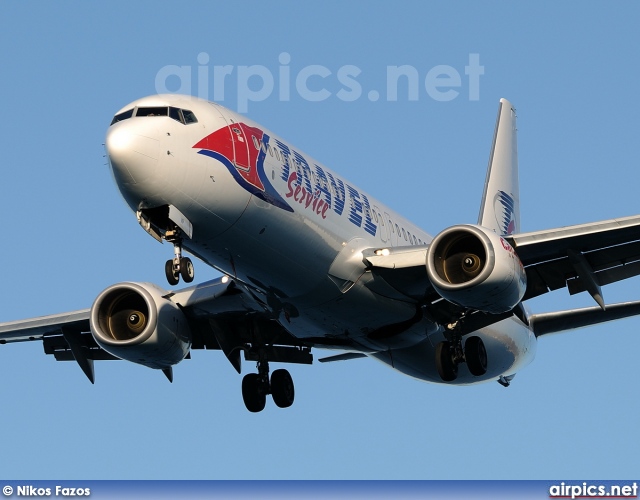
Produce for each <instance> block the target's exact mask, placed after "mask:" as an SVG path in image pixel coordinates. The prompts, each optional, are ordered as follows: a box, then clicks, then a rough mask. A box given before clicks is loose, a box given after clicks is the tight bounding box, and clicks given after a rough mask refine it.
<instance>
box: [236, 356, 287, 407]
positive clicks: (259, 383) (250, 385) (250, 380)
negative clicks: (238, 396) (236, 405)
mask: <svg viewBox="0 0 640 500" xmlns="http://www.w3.org/2000/svg"><path fill="white" fill-rule="evenodd" d="M267 394H271V397H272V398H273V402H274V403H275V404H276V406H278V407H280V408H288V407H289V406H291V405H292V404H293V399H294V396H295V390H294V387H293V379H292V378H291V375H290V374H289V372H288V371H287V370H282V369H280V370H275V371H274V372H273V373H272V374H271V380H269V363H268V362H267V361H266V360H261V361H258V373H249V374H247V375H245V376H244V378H243V379H242V399H243V400H244V405H245V406H246V407H247V410H249V411H250V412H252V413H258V412H261V411H262V410H264V407H265V405H266V403H267Z"/></svg>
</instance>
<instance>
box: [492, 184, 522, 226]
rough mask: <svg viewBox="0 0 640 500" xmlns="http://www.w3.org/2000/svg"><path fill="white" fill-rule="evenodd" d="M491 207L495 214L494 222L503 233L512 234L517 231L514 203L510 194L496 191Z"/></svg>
mask: <svg viewBox="0 0 640 500" xmlns="http://www.w3.org/2000/svg"><path fill="white" fill-rule="evenodd" d="M493 208H494V211H495V214H496V222H497V223H498V227H500V229H501V231H502V234H503V235H509V234H513V233H515V232H516V231H517V229H518V228H517V221H516V204H515V201H514V200H513V197H512V196H511V195H508V194H507V193H505V192H504V191H498V193H497V194H496V197H495V201H494V204H493Z"/></svg>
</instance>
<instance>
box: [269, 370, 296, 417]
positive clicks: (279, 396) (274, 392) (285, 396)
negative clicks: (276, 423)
mask: <svg viewBox="0 0 640 500" xmlns="http://www.w3.org/2000/svg"><path fill="white" fill-rule="evenodd" d="M271 397H272V398H273V402H274V403H275V404H276V406H278V407H279V408H289V407H290V406H291V405H292V404H293V400H294V398H295V388H294V386H293V379H292V378H291V375H290V374H289V372H288V371H287V370H276V371H274V372H273V373H272V374H271Z"/></svg>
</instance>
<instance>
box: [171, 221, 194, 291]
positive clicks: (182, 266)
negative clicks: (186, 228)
mask: <svg viewBox="0 0 640 500" xmlns="http://www.w3.org/2000/svg"><path fill="white" fill-rule="evenodd" d="M164 238H165V239H166V240H167V241H168V242H170V243H173V259H170V260H168V261H167V262H166V263H165V265H164V272H165V274H166V275H167V281H168V282H169V284H170V285H177V284H178V282H179V281H180V276H182V279H183V280H184V282H185V283H191V282H192V281H193V278H194V276H195V272H194V269H193V262H191V259H190V258H189V257H183V256H182V235H181V232H180V229H178V228H176V229H173V230H171V231H167V232H166V233H165V235H164Z"/></svg>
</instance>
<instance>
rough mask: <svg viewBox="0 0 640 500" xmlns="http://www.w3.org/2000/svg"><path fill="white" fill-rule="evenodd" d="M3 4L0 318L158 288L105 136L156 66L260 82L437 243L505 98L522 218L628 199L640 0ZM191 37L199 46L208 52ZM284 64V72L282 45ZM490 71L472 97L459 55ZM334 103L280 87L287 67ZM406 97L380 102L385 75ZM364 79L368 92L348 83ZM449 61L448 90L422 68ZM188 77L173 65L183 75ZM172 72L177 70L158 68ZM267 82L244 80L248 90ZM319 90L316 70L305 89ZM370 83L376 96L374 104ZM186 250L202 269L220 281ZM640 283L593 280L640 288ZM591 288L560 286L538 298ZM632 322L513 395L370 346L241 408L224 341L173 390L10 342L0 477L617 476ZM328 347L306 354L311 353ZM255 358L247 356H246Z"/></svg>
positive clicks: (550, 366)
mask: <svg viewBox="0 0 640 500" xmlns="http://www.w3.org/2000/svg"><path fill="white" fill-rule="evenodd" d="M577 5H578V4H575V3H569V2H566V3H557V2H536V3H535V4H532V5H522V4H521V3H516V2H482V3H480V2H450V3H443V2H421V3H418V2H406V3H403V2H397V3H393V4H391V3H387V2H375V1H373V2H372V1H369V2H351V3H348V4H345V3H344V2H320V3H316V2H314V3H311V2H309V3H300V2H272V3H266V4H265V3H262V2H260V3H258V2H243V3H229V2H224V3H223V2H215V3H214V2H185V3H181V4H178V3H166V2H112V3H109V4H108V5H107V4H104V5H103V4H94V3H86V2H62V3H45V2H39V3H35V2H20V3H18V2H2V3H0V67H1V68H2V70H1V75H2V78H0V91H2V96H3V108H2V109H3V113H2V115H3V119H2V120H0V151H2V160H1V162H0V172H2V185H3V189H2V194H1V195H0V213H2V221H3V227H2V259H3V262H4V266H3V290H4V292H3V294H2V297H3V300H2V303H1V305H0V321H9V320H13V319H21V318H27V317H32V316H37V315H43V314H52V313H56V312H63V311H71V310H76V309H82V308H85V307H89V306H90V305H91V303H92V302H93V300H94V298H95V297H96V296H97V295H98V293H100V291H101V290H102V289H104V288H106V287H107V286H108V285H110V284H113V283H116V282H119V281H126V280H133V281H149V282H155V283H158V284H160V285H162V286H164V272H163V266H164V261H165V260H166V259H167V258H169V256H170V254H171V247H170V246H167V245H159V244H158V243H157V242H155V241H154V240H153V239H151V238H150V237H149V236H148V235H147V234H146V233H144V231H142V230H141V229H140V227H138V224H137V223H136V220H135V216H134V214H132V213H131V212H130V211H129V209H128V208H127V207H126V206H125V204H124V202H123V201H122V200H121V198H120V195H119V193H118V191H117V189H116V187H115V184H114V183H113V181H112V179H111V177H110V173H109V171H108V168H107V167H106V165H105V158H104V157H103V155H104V150H103V146H102V144H103V142H104V134H105V132H106V129H107V127H108V125H109V122H110V120H111V118H112V116H113V114H114V113H115V112H116V111H117V110H118V109H120V108H121V107H122V106H124V105H125V104H127V103H128V102H130V101H132V100H134V99H137V98H139V97H142V96H145V95H149V94H153V93H156V91H157V90H158V89H157V80H158V75H162V74H164V73H162V72H163V71H165V72H166V71H167V67H168V66H180V67H187V69H186V70H185V69H184V68H183V71H187V72H188V73H189V74H190V75H191V76H192V81H191V84H192V85H191V92H192V93H194V94H197V93H201V92H202V90H203V89H202V86H200V87H199V84H198V71H201V72H203V73H202V74H205V73H206V74H207V75H209V76H210V78H209V85H206V86H205V87H204V88H205V89H206V90H207V91H208V92H209V94H210V97H211V96H213V91H214V89H213V87H212V86H211V85H210V84H211V82H212V81H213V74H214V71H215V68H214V67H215V66H216V65H218V66H225V65H230V66H232V67H233V68H234V71H233V72H232V73H231V75H230V77H229V79H228V80H227V87H225V95H224V100H223V101H222V104H223V105H225V106H227V107H230V108H232V109H236V108H237V106H238V99H237V94H238V92H237V89H238V88H239V87H240V81H239V79H238V75H239V74H240V67H242V66H246V67H249V66H262V67H264V68H266V70H267V71H268V72H269V73H271V74H272V75H273V76H274V91H273V92H272V93H271V95H270V96H268V97H267V98H265V99H262V100H260V101H259V102H249V103H248V106H247V107H248V111H247V115H248V116H249V117H250V118H252V119H254V120H255V121H257V122H258V123H261V124H263V125H265V126H266V127H268V128H270V129H271V130H274V131H275V132H276V133H278V134H279V135H281V136H282V137H284V138H286V139H287V140H288V141H290V142H292V143H293V144H295V145H296V146H297V147H298V148H299V149H300V150H302V151H305V152H306V153H308V154H309V155H311V156H312V157H314V158H316V159H317V160H318V161H320V162H322V163H323V164H325V165H327V166H328V167H330V168H332V169H334V170H336V171H338V172H340V173H341V174H343V175H344V176H345V177H346V178H347V179H349V180H351V181H353V182H354V183H355V184H356V185H358V186H360V187H361V188H362V189H363V190H365V191H367V192H369V193H371V194H372V195H374V196H376V197H377V198H379V199H381V200H382V201H384V202H385V203H387V204H388V205H390V206H391V207H393V208H394V209H396V210H397V211H399V212H401V213H403V214H406V215H407V216H408V217H409V218H410V219H411V220H412V221H414V222H415V223H416V224H418V225H419V226H421V227H422V228H424V229H425V230H427V231H428V232H430V233H431V234H435V233H437V232H438V231H440V230H442V229H444V228H445V227H447V226H449V225H453V224H458V223H465V222H475V221H476V219H477V213H478V209H479V205H480V196H481V194H482V186H483V181H484V176H485V169H486V164H487V159H488V154H489V148H490V143H491V138H492V134H493V127H494V121H495V115H496V110H497V105H498V100H499V98H501V97H506V98H508V99H510V100H511V101H512V102H513V104H514V105H515V106H516V108H517V110H518V119H519V121H518V129H519V159H520V180H521V200H522V226H523V230H524V231H532V230H537V229H545V228H551V227H556V226H561V225H570V224H578V223H583V222H589V221H595V220H601V219H608V218H613V217H620V216H626V215H633V214H636V213H638V212H639V207H638V201H637V200H638V198H637V185H638V181H639V180H640V176H639V174H638V167H639V165H638V155H637V147H636V145H637V143H638V140H637V136H638V133H639V132H640V126H639V125H638V120H637V116H638V115H639V114H640V113H639V112H640V104H639V101H638V99H637V92H638V81H640V69H639V66H638V60H639V57H638V56H639V55H640V44H639V43H638V34H637V23H638V19H639V14H640V7H638V6H637V4H635V3H631V2H620V3H615V4H610V3H605V2H584V3H580V4H579V8H578V6H577ZM202 53H205V54H206V55H207V56H208V58H209V61H207V62H206V63H203V61H204V60H205V59H201V60H200V62H199V61H198V56H199V54H202ZM283 53H286V54H288V55H289V58H290V59H289V62H288V63H286V64H282V63H281V60H280V58H281V55H282V54H283ZM471 54H478V57H479V64H480V65H482V66H483V68H484V74H482V75H481V76H480V77H479V87H478V89H477V90H478V91H479V95H478V96H477V97H478V98H477V99H475V100H473V99H470V90H471V89H470V81H469V78H468V76H467V75H465V66H466V65H468V64H469V60H470V55H471ZM311 65H319V66H323V67H325V68H327V69H328V70H329V71H330V73H331V74H330V75H329V76H328V77H327V78H325V79H320V78H319V77H316V79H311V80H309V82H310V84H309V86H310V87H313V90H320V89H322V88H325V89H326V90H327V91H328V92H329V93H330V96H329V97H328V98H327V99H325V100H322V101H318V102H311V101H309V100H308V99H305V98H303V96H301V95H300V93H299V92H297V91H295V90H292V91H291V93H290V99H289V100H288V101H284V100H282V99H280V98H279V88H280V87H279V85H281V82H282V81H284V80H281V79H279V78H280V76H281V73H280V72H281V66H286V67H288V70H289V71H290V75H291V77H290V80H289V81H290V82H292V83H291V89H295V83H293V82H294V81H295V78H296V76H297V75H298V74H299V73H300V72H301V71H303V70H304V68H307V67H309V66H311ZM401 65H409V66H412V67H413V68H415V70H416V71H417V73H418V75H419V81H420V87H419V92H418V98H417V99H416V100H409V98H408V96H407V92H406V90H404V89H403V88H402V87H401V89H400V92H399V94H398V99H397V100H396V101H391V100H389V99H388V98H387V94H386V88H385V83H386V76H385V75H386V72H387V68H388V67H389V66H401ZM345 66H349V67H355V68H357V69H358V70H360V73H359V75H358V77H357V82H358V84H359V85H360V86H361V88H362V92H361V95H360V97H359V98H357V99H354V100H352V101H345V100H343V99H340V98H339V97H338V92H339V91H340V90H341V89H342V88H343V87H342V86H341V83H340V80H338V78H337V75H338V72H339V70H340V68H342V67H345ZM438 66H446V67H447V68H449V69H447V71H449V72H450V73H449V74H452V73H451V72H457V74H459V75H460V86H459V87H452V88H453V89H455V91H457V92H458V94H457V96H456V97H455V98H454V99H452V100H448V101H442V100H440V99H434V98H433V96H432V95H430V94H429V92H428V91H427V89H426V87H425V85H424V81H425V79H426V78H427V75H428V74H429V71H430V70H432V69H433V68H436V67H438ZM185 74H186V73H185ZM165 83H166V84H167V85H168V86H169V87H174V89H177V88H179V86H180V83H184V80H181V81H180V80H178V79H177V77H172V78H169V79H167V80H166V82H165ZM259 83H260V82H257V81H256V80H254V81H253V84H254V85H256V87H253V88H254V90H255V89H256V88H257V85H258V84H259ZM314 86H315V87H314ZM372 90H375V91H377V92H378V94H379V96H380V97H379V99H378V100H375V101H373V100H371V99H370V98H369V95H370V94H369V92H370V91H372ZM196 266H197V276H198V279H202V280H204V279H208V278H211V277H214V276H215V273H214V272H212V271H209V270H207V269H205V267H204V266H203V265H202V264H200V265H198V264H197V263H196ZM639 284H640V281H639V280H638V279H635V280H629V281H628V282H627V283H623V284H618V285H613V286H609V287H607V288H605V290H604V297H605V300H606V301H607V302H609V303H612V302H616V301H624V300H637V299H640V291H639V290H638V288H639V287H638V285H639ZM584 305H591V303H590V299H589V298H588V297H582V296H576V297H569V295H568V294H567V292H566V291H559V292H555V293H553V294H549V295H547V296H545V297H542V298H540V299H536V300H535V301H533V302H531V303H530V307H531V308H533V309H534V310H535V311H547V310H558V309H565V308H572V307H579V306H584ZM639 325H640V319H630V320H626V321H621V322H617V323H611V324H609V325H604V326H599V327H592V328H589V329H585V330H581V331H578V332H573V333H567V334H564V335H558V336H553V337H551V338H545V339H542V340H541V341H540V343H539V346H538V355H537V359H536V360H535V361H534V363H533V364H532V365H530V366H528V367H527V368H526V369H524V370H523V371H522V372H521V373H519V374H518V375H517V376H516V378H515V380H514V382H513V384H512V386H511V387H510V388H508V389H504V388H503V387H501V386H499V385H498V384H496V383H491V384H485V385H481V386H477V387H470V388H452V387H443V386H438V385H430V384H426V383H423V382H418V381H415V380H412V379H410V378H407V377H404V376H402V375H400V374H398V373H396V372H394V371H392V370H390V369H388V368H387V367H385V366H383V365H381V364H378V363H376V362H375V361H372V360H368V359H364V360H354V361H350V362H343V363H331V364H327V365H320V364H314V365H313V366H292V367H291V368H290V371H291V373H292V375H293V377H294V380H295V382H296V390H297V397H296V403H295V404H294V406H293V407H292V408H290V409H289V410H286V411H283V410H279V409H277V408H275V407H274V405H272V404H268V406H267V409H266V410H265V411H264V412H262V413H261V414H258V415H254V414H249V413H248V412H247V411H246V410H245V409H244V406H243V404H242V398H241V395H240V383H241V377H239V376H238V375H237V374H236V373H235V371H234V370H233V368H232V367H231V366H230V364H229V363H228V362H227V361H226V360H225V358H224V356H223V355H222V354H221V353H219V352H194V354H193V359H192V360H189V361H185V362H184V363H182V364H180V365H179V366H177V367H176V368H175V381H174V383H173V384H169V383H168V382H167V381H166V379H165V378H164V376H163V375H162V374H161V373H159V372H155V371H152V370H149V369H146V368H144V367H140V366H134V365H132V364H127V363H125V362H104V363H100V364H98V365H97V366H96V372H97V373H96V378H97V380H96V385H95V386H92V385H91V384H89V383H88V382H87V380H86V379H85V377H84V375H83V374H82V372H81V371H80V369H79V368H78V367H77V366H76V365H75V364H74V363H56V362H55V361H54V360H53V358H52V357H49V356H45V355H44V354H43V352H42V346H41V344H40V343H25V344H21V345H10V346H0V379H1V380H2V381H3V382H2V384H1V388H0V398H1V400H2V405H0V428H2V429H3V431H2V436H3V437H2V440H1V443H2V444H1V450H2V453H0V471H2V472H1V473H0V475H2V476H3V477H5V478H7V479H20V478H31V479H75V478H87V479H115V478H119V479H192V478H198V479H288V478H295V479H311V478H313V479H362V478H365V479H404V478H410V479H452V478H455V479H538V478H548V479H572V478H573V479H576V478H578V479H580V478H601V479H605V478H631V477H633V476H634V475H637V471H638V466H639V464H640V459H639V452H638V441H639V440H640V431H639V430H638V425H637V414H638V412H639V410H640V403H639V402H638V397H637V394H638V382H639V381H640V374H639V373H638V370H637V364H638V354H637V353H638V352H640V337H639V336H638V334H637V330H638V327H639ZM318 355H322V351H317V352H316V357H318ZM247 365H249V363H246V364H245V367H246V368H250V367H249V366H247Z"/></svg>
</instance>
